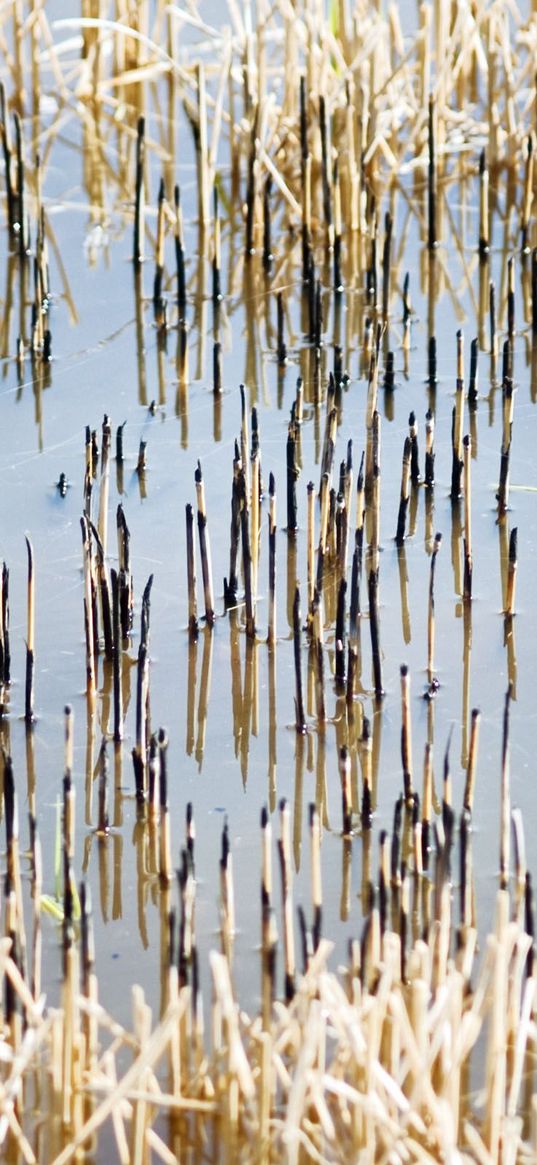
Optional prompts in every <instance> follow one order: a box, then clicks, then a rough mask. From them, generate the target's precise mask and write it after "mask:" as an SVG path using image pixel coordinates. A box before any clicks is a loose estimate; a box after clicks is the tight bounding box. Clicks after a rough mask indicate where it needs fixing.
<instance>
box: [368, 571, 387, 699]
mask: <svg viewBox="0 0 537 1165" xmlns="http://www.w3.org/2000/svg"><path fill="white" fill-rule="evenodd" d="M378 586H379V572H378V569H377V570H373V569H371V570H370V571H369V575H368V580H367V589H368V597H369V629H370V633H371V655H372V658H373V681H374V687H375V696H376V697H377V699H380V698H381V697H382V696H383V695H384V689H383V687H382V665H381V656H380V638H379V622H380V621H379V603H378Z"/></svg>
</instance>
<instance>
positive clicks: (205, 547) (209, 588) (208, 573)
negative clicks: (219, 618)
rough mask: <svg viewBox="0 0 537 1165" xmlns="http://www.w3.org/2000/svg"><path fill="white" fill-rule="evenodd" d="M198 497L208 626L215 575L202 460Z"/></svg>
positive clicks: (197, 477) (211, 619) (211, 621)
mask: <svg viewBox="0 0 537 1165" xmlns="http://www.w3.org/2000/svg"><path fill="white" fill-rule="evenodd" d="M194 477H195V482H196V499H197V507H198V537H199V544H200V558H201V573H202V578H203V594H204V600H205V620H206V623H207V626H208V627H212V626H213V625H214V620H215V612H214V598H213V577H212V566H211V548H210V543H209V531H208V528H207V510H206V507H205V489H204V485H203V475H202V472H201V462H200V461H198V464H197V468H196V472H195V475H194Z"/></svg>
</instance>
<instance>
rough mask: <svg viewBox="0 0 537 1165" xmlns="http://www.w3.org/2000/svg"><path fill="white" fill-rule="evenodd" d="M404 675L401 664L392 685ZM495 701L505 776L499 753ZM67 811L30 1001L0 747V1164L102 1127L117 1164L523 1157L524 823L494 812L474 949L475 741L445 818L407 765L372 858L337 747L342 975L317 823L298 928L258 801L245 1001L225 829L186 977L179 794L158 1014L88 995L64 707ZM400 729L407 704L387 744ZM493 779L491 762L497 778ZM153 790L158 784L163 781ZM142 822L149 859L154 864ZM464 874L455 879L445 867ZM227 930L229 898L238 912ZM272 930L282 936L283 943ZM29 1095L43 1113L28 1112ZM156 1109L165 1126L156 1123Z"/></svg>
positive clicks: (531, 991) (67, 1156)
mask: <svg viewBox="0 0 537 1165" xmlns="http://www.w3.org/2000/svg"><path fill="white" fill-rule="evenodd" d="M405 678H406V677H405V676H403V679H405ZM508 700H509V697H508V698H507V701H506V717H505V724H504V745H503V758H502V768H503V769H505V768H506V766H507V763H508V762H507V752H508ZM65 726H66V732H65V775H64V780H63V808H62V815H61V843H60V850H61V866H62V871H63V872H62V875H61V880H62V884H63V898H62V902H63V906H62V912H61V920H62V934H63V977H62V993H61V1001H60V1004H59V1006H56V1007H54V1008H50V1007H47V1006H46V997H45V995H44V994H43V993H42V975H41V942H42V939H41V910H40V905H41V902H42V901H44V899H43V895H42V855H41V847H40V842H39V835H38V832H37V828H36V823H35V818H34V817H30V869H31V885H32V908H31V919H30V934H29V938H28V939H27V937H26V927H25V909H24V906H23V895H22V877H21V852H20V839H19V820H18V807H17V796H16V792H15V787H14V775H13V769H12V765H11V762H10V760H9V759H8V760H6V762H5V765H4V774H3V801H4V815H5V824H6V841H7V874H6V883H5V894H4V930H5V938H4V939H3V940H2V943H1V944H0V977H1V983H2V1005H1V1012H0V1017H1V1030H0V1049H1V1053H2V1057H1V1062H2V1093H1V1096H0V1144H2V1145H3V1146H4V1148H5V1151H6V1153H7V1154H8V1156H7V1157H6V1159H11V1156H13V1155H14V1154H15V1155H16V1158H15V1156H14V1158H13V1159H18V1160H22V1161H24V1162H28V1163H33V1162H36V1161H39V1162H44V1161H47V1162H54V1165H63V1163H64V1162H68V1161H70V1160H77V1159H81V1155H82V1154H90V1155H95V1157H96V1159H101V1158H100V1147H99V1146H100V1143H101V1141H100V1138H101V1137H106V1142H105V1143H106V1144H108V1146H109V1148H108V1159H109V1160H110V1159H111V1157H110V1151H111V1150H110V1145H111V1141H110V1138H112V1143H113V1144H114V1153H115V1158H114V1159H117V1160H118V1161H122V1162H123V1161H125V1162H128V1161H143V1160H144V1159H145V1158H146V1156H147V1155H154V1156H155V1159H158V1160H163V1161H165V1162H170V1163H171V1162H172V1161H176V1160H182V1155H183V1152H184V1151H185V1149H186V1148H188V1151H189V1153H190V1154H194V1157H193V1159H196V1160H197V1159H200V1160H201V1159H202V1156H204V1155H205V1154H206V1153H207V1152H209V1153H213V1152H216V1151H217V1149H218V1152H219V1154H224V1155H225V1158H226V1160H229V1161H232V1160H244V1161H245V1162H250V1161H254V1160H255V1161H257V1160H263V1161H267V1162H268V1161H270V1160H276V1159H277V1160H280V1159H285V1160H289V1161H291V1162H293V1161H298V1160H301V1159H305V1160H316V1161H320V1160H322V1161H326V1162H329V1161H332V1162H343V1161H347V1160H349V1157H350V1156H355V1155H360V1157H361V1158H362V1159H363V1160H364V1161H371V1162H377V1161H385V1160H386V1161H388V1160H404V1161H411V1162H416V1163H417V1162H430V1163H431V1165H432V1162H434V1161H437V1160H438V1159H439V1157H445V1156H446V1155H447V1156H448V1157H449V1155H451V1156H453V1159H460V1160H463V1161H479V1162H481V1161H483V1162H485V1161H486V1162H493V1161H494V1162H499V1161H503V1160H505V1156H506V1154H507V1155H508V1159H509V1160H510V1161H513V1162H524V1161H530V1160H532V1159H533V1157H534V1155H535V1152H536V1151H537V1097H536V1095H535V1093H534V1091H533V1082H534V1061H535V1021H534V1014H535V989H536V980H535V975H534V972H535V946H534V907H533V894H532V883H531V876H530V874H529V872H528V870H527V866H526V857H525V844H524V831H523V827H522V820H521V816H520V814H519V813H517V812H515V813H513V815H512V826H513V838H514V851H515V858H514V863H513V865H514V869H512V864H511V861H510V857H509V829H510V822H509V809H508V807H507V809H506V816H505V830H506V831H507V832H506V833H505V830H504V822H503V821H502V840H501V849H502V858H501V864H502V888H501V889H500V890H499V891H498V893H497V900H496V924H495V928H494V930H493V931H492V932H491V933H490V934H489V935H488V937H487V938H486V941H484V943H483V947H482V953H481V955H480V956H479V955H478V932H477V920H476V917H475V899H474V883H473V862H472V816H473V804H474V787H473V780H474V776H475V747H474V748H473V750H472V757H473V760H472V766H473V767H472V771H471V772H470V771H469V773H468V780H467V785H466V790H465V795H464V806H463V809H462V813H461V815H460V818H459V820H458V821H457V816H456V813H455V809H454V807H453V805H452V799H451V789H450V780H449V766H448V764H447V762H446V771H445V774H444V783H443V800H442V812H441V815H439V816H435V818H434V821H433V819H432V815H431V785H430V783H431V770H430V757H428V756H427V755H426V758H425V770H424V798H423V803H424V805H425V804H426V803H428V809H427V810H426V811H425V812H426V813H427V817H428V819H427V820H425V819H424V820H423V822H422V821H421V820H420V818H419V814H417V813H416V806H417V798H416V795H415V794H414V793H413V792H411V789H410V782H411V774H410V773H409V772H407V773H406V774H405V777H406V780H405V785H406V797H401V798H400V800H399V801H398V802H397V804H396V806H395V813H394V822H393V831H392V834H391V837H390V836H389V835H388V834H387V833H386V832H382V833H381V835H380V838H379V847H378V872H377V873H375V872H374V869H373V862H372V856H373V855H372V847H371V821H370V819H368V817H367V811H366V809H365V808H364V809H363V811H362V815H361V820H360V821H358V822H356V823H355V822H354V819H353V815H352V813H351V810H350V804H349V798H348V789H347V787H346V781H347V780H348V771H349V770H348V759H347V756H346V754H345V752H343V753H342V757H341V766H342V795H343V820H342V833H341V838H342V842H341V844H342V855H343V883H342V895H344V894H345V893H346V892H347V891H346V888H345V887H346V883H347V880H348V872H349V867H350V863H351V860H352V857H351V853H352V845H353V835H354V833H355V831H356V829H357V830H358V831H359V832H360V833H361V837H362V861H363V874H362V878H363V885H364V895H365V899H364V901H365V910H364V914H365V918H364V924H363V928H362V932H361V935H357V936H356V938H355V939H352V940H351V941H350V942H349V948H348V958H347V962H346V963H345V964H344V965H342V966H340V967H339V970H338V973H337V974H335V973H334V972H333V971H330V970H329V969H328V966H327V960H328V958H329V955H330V952H331V950H332V944H331V943H330V942H329V941H328V939H325V938H323V935H322V932H323V927H324V925H325V922H326V920H325V919H324V918H323V892H322V861H321V834H322V824H321V821H320V817H319V813H318V810H317V807H316V806H315V805H312V806H311V809H310V851H311V922H309V921H308V920H307V916H306V912H305V910H304V909H303V908H302V907H300V908H299V911H298V923H299V934H298V941H297V935H296V933H295V921H294V905H293V873H292V859H291V848H290V828H289V825H290V822H289V807H288V805H287V803H286V802H285V801H282V802H281V804H280V810H279V817H280V826H279V839H278V844H277V851H278V864H279V871H280V877H279V881H280V890H279V898H280V907H279V908H278V906H277V897H278V895H277V894H276V891H275V888H274V884H273V868H272V867H273V843H272V826H271V819H270V816H269V814H268V813H267V811H266V809H264V810H263V811H262V814H261V862H260V867H261V873H260V934H261V945H260V969H259V976H260V978H259V983H260V997H261V1004H260V1009H259V1013H258V1014H257V1015H255V1014H254V1015H252V1016H249V1015H248V1014H246V1012H245V1011H244V1009H243V1008H242V1007H240V1006H239V1001H238V1000H237V998H236V996H235V992H234V986H233V984H234V936H235V929H236V906H235V891H234V885H233V871H232V857H231V848H230V837H229V828H228V824H227V822H226V823H225V825H224V828H223V832H222V851H221V859H220V912H221V914H220V917H221V926H220V942H221V951H220V953H217V951H216V950H215V951H213V952H212V953H211V955H210V972H211V983H212V990H211V999H210V1000H208V999H207V998H205V999H203V997H202V993H201V988H200V973H199V966H198V946H197V931H196V876H197V870H196V845H195V828H194V817H193V811H192V806H191V805H189V806H188V807H187V813H186V833H185V842H184V848H183V850H182V855H181V861H180V866H179V870H178V908H177V906H176V905H175V896H172V894H171V891H170V889H169V887H168V885H167V877H166V876H165V884H164V885H165V888H163V892H162V897H161V903H160V917H161V924H160V925H161V936H160V950H159V958H160V974H161V1008H160V1016H159V1018H158V1020H157V1021H156V1022H155V1023H154V1022H153V1019H152V1010H151V1008H150V1007H149V1006H148V1004H147V1002H146V1000H145V998H144V994H143V992H142V990H141V988H139V987H136V986H134V987H133V988H132V1009H133V1018H132V1028H131V1029H127V1028H125V1026H121V1025H120V1024H118V1023H117V1022H116V1021H115V1020H114V1017H113V1016H111V1015H110V1014H109V1011H108V1010H107V1007H106V1000H103V999H102V998H101V995H102V989H101V991H100V990H99V978H98V974H97V962H96V952H95V947H94V939H93V928H92V910H91V901H90V896H89V890H88V887H87V885H86V883H85V882H83V883H82V885H81V887H80V893H79V894H78V893H77V889H76V885H75V881H74V856H75V838H74V795H75V794H74V785H73V781H72V767H71V766H72V754H73V720H72V712H71V709H69V708H68V709H66V719H65ZM408 750H409V723H408V720H407V709H406V704H405V697H404V698H403V754H404V758H405V760H406V763H407V765H408V767H409V768H410V761H409V759H408V758H409V751H408ZM165 752H166V739H165V736H164V734H160V736H159V741H158V748H157V749H156V751H155V752H154V753H153V756H152V778H153V779H156V781H157V784H159V786H160V794H157V795H156V796H155V798H154V799H152V801H151V804H150V815H151V816H150V820H149V829H150V832H151V828H152V826H151V821H153V823H155V822H157V821H158V819H159V817H160V819H161V821H162V816H163V814H164V815H165V813H166V804H165V798H166V793H165V786H166V760H165ZM506 783H507V778H506V777H505V775H504V776H502V785H506ZM163 789H164V793H163ZM160 837H161V840H160V845H159V843H158V841H157V835H156V834H155V843H154V844H155V847H156V850H159V849H160V857H155V862H156V866H157V867H160V872H161V876H162V875H163V874H164V875H166V863H167V857H166V855H165V854H164V853H163V850H162V844H163V843H162V833H161V835H160ZM455 865H457V867H458V877H457V881H458V890H457V892H456V893H454V889H453V877H454V869H453V867H454V866H455ZM237 915H238V921H239V922H240V902H239V904H238V909H237ZM278 929H280V932H281V935H282V941H281V942H280V939H279V935H278ZM32 1096H35V1097H36V1098H37V1097H38V1098H39V1102H38V1103H39V1106H40V1108H41V1111H44V1112H45V1113H46V1121H45V1122H43V1120H42V1119H36V1117H35V1116H34V1115H33V1113H32V1111H31V1110H30V1108H29V1101H30V1097H32ZM163 1118H166V1123H165V1124H163Z"/></svg>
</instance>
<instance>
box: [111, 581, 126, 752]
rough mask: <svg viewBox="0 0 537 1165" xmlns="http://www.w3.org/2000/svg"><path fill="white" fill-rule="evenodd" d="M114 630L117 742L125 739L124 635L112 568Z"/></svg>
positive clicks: (114, 700) (116, 583)
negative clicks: (122, 692) (122, 676)
mask: <svg viewBox="0 0 537 1165" xmlns="http://www.w3.org/2000/svg"><path fill="white" fill-rule="evenodd" d="M110 577H111V580H112V630H113V638H114V659H113V670H112V681H113V703H114V741H115V743H116V744H118V743H120V741H121V740H122V739H123V701H122V694H121V655H122V636H121V618H120V605H119V602H120V596H119V577H118V572H117V571H116V570H114V569H113V568H112V570H111V572H110Z"/></svg>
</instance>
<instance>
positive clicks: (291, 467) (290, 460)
mask: <svg viewBox="0 0 537 1165" xmlns="http://www.w3.org/2000/svg"><path fill="white" fill-rule="evenodd" d="M296 446H297V431H296V425H295V424H294V423H293V422H292V421H291V423H290V425H289V429H288V433H287V533H288V534H295V533H296V531H297V529H298V524H297V500H296V483H297V480H298V477H299V473H300V470H299V468H298V460H297V448H296Z"/></svg>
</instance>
